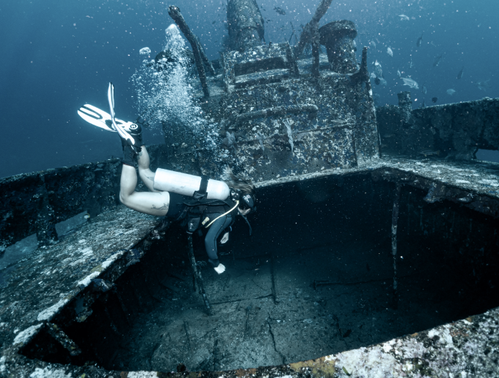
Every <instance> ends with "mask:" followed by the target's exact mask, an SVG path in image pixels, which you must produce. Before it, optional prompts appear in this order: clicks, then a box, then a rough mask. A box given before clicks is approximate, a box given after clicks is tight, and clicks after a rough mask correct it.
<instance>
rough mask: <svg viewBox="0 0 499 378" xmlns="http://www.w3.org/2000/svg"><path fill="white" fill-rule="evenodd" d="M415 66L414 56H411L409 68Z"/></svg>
mask: <svg viewBox="0 0 499 378" xmlns="http://www.w3.org/2000/svg"><path fill="white" fill-rule="evenodd" d="M412 67H414V62H413V61H412V56H411V60H410V61H409V68H412Z"/></svg>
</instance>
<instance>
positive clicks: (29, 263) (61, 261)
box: [0, 206, 157, 377]
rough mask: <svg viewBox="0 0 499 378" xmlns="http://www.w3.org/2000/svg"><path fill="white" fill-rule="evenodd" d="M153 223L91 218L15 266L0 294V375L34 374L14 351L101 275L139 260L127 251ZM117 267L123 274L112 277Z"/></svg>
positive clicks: (118, 216)
mask: <svg viewBox="0 0 499 378" xmlns="http://www.w3.org/2000/svg"><path fill="white" fill-rule="evenodd" d="M156 224H157V218H155V217H152V216H149V215H144V214H141V213H138V212H136V211H133V210H130V209H127V208H125V207H124V206H119V207H117V208H115V210H112V211H107V212H105V213H102V214H100V215H98V216H96V217H95V218H94V219H92V220H91V221H90V222H88V223H87V224H85V225H83V226H82V227H81V228H80V229H79V230H77V231H76V232H74V233H72V234H70V235H68V236H66V237H65V238H64V239H63V240H61V241H60V242H59V243H58V244H55V245H53V246H50V247H40V248H38V249H36V250H35V251H34V252H33V253H32V254H31V255H30V256H28V257H26V258H24V259H23V260H21V261H20V262H18V263H17V264H16V265H15V267H14V269H13V270H11V271H10V274H9V276H8V278H7V279H6V281H7V282H6V285H5V286H4V287H2V290H1V292H0V340H1V346H2V353H3V357H2V359H3V362H2V363H1V364H0V376H1V373H2V372H3V373H6V372H9V371H11V370H10V369H11V368H12V366H11V364H14V365H16V364H21V365H22V366H23V367H21V368H20V369H21V370H14V371H17V372H14V373H12V372H11V376H15V377H20V376H23V374H21V373H20V372H21V371H25V372H30V371H33V370H34V366H33V365H35V366H37V365H38V364H37V363H33V362H29V360H27V359H26V358H25V357H22V356H20V355H17V351H18V350H19V348H22V346H23V345H25V344H26V343H27V342H28V341H29V340H30V339H31V338H32V336H33V335H34V334H35V333H36V332H37V331H38V330H39V329H40V328H41V327H42V326H44V325H45V323H47V322H50V321H51V319H52V318H53V317H54V316H56V315H57V314H58V312H59V311H60V310H61V309H62V308H63V307H64V306H65V305H67V304H68V303H70V302H71V301H72V300H73V299H74V298H75V297H76V296H77V295H78V294H79V293H80V292H81V291H83V290H85V288H87V287H88V286H89V285H90V284H91V283H92V280H95V279H98V278H102V277H104V276H106V278H107V279H108V280H109V278H108V277H107V276H109V274H110V273H111V272H112V273H113V275H116V276H119V275H121V273H122V271H124V270H125V269H126V263H127V262H128V261H130V260H133V259H137V257H138V256H137V253H132V252H131V249H132V248H133V247H134V246H135V245H136V244H137V243H138V242H139V241H141V240H142V239H143V238H144V237H145V236H147V235H148V234H149V233H150V231H151V230H152V229H153V228H154V227H155V225H156ZM118 261H121V263H120V264H118V265H117V262H118ZM117 267H120V269H121V270H122V271H121V272H114V271H113V270H115V269H116V268H117ZM78 315H79V314H77V313H75V316H78ZM80 315H81V314H80ZM5 364H7V366H8V367H7V368H6V367H5ZM40 366H41V365H40Z"/></svg>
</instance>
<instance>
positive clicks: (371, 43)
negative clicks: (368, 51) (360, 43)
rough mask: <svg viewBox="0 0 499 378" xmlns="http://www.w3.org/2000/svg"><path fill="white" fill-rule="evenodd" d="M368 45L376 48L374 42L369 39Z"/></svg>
mask: <svg viewBox="0 0 499 378" xmlns="http://www.w3.org/2000/svg"><path fill="white" fill-rule="evenodd" d="M369 46H372V48H373V49H375V48H376V42H374V41H370V42H369Z"/></svg>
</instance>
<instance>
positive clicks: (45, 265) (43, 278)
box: [0, 0, 499, 378]
mask: <svg viewBox="0 0 499 378" xmlns="http://www.w3.org/2000/svg"><path fill="white" fill-rule="evenodd" d="M229 3H231V4H233V5H237V4H240V5H241V4H243V5H244V4H245V5H247V6H248V7H249V9H250V10H251V12H253V13H252V14H255V12H256V9H257V8H255V7H254V6H255V5H256V3H255V2H254V1H249V0H242V1H232V2H229ZM328 3H329V4H330V3H331V2H330V1H329V2H328V1H322V2H321V5H320V6H319V8H318V12H316V15H314V19H313V20H312V21H313V22H312V23H311V24H310V25H308V26H309V27H308V28H307V29H306V30H308V31H309V33H308V36H309V38H311V39H309V42H310V41H312V45H313V48H312V51H313V52H312V57H306V58H301V57H300V54H297V53H299V51H297V50H296V49H295V48H293V47H291V46H289V44H287V43H279V44H272V45H260V43H261V39H262V38H263V37H262V36H261V35H260V34H259V32H260V28H263V24H262V25H261V26H260V24H259V22H258V17H257V22H247V23H246V24H244V23H243V21H244V20H245V19H244V17H241V20H237V22H242V23H241V24H240V25H246V27H247V29H245V30H243V31H245V32H244V33H243V32H242V33H240V35H241V36H243V37H237V33H236V34H235V35H236V37H234V38H235V40H236V41H235V42H233V45H232V46H237V48H236V47H234V48H233V49H232V50H231V51H227V52H225V53H224V54H223V56H222V58H221V61H220V62H221V64H220V67H219V68H218V69H219V71H218V72H217V74H216V75H213V74H210V73H209V69H207V70H206V72H207V74H206V75H205V77H204V79H202V78H200V81H201V80H205V85H201V84H199V89H198V93H197V99H198V100H199V101H200V102H201V106H202V109H203V112H205V115H204V116H205V117H206V118H207V119H210V120H212V122H216V123H218V124H219V125H220V137H221V139H222V138H223V139H225V140H224V142H223V143H222V144H221V145H220V149H219V150H203V149H198V150H197V151H196V154H193V153H192V151H193V149H195V148H196V146H186V147H185V148H177V147H176V148H173V149H169V147H168V148H167V149H166V152H165V148H164V147H163V146H152V147H151V148H150V151H151V157H152V159H153V165H156V166H163V167H172V166H174V167H175V168H176V169H182V170H185V171H187V172H191V173H197V174H200V173H205V174H209V175H214V176H217V175H220V174H221V168H220V167H219V166H218V165H217V164H215V161H219V157H217V159H212V157H213V154H220V153H221V151H222V150H226V151H227V152H228V153H227V156H226V157H224V159H225V160H224V163H225V164H227V165H228V166H230V167H232V168H233V169H234V171H236V172H237V173H239V174H241V175H242V176H245V177H249V178H252V179H253V180H254V182H255V184H256V186H257V192H258V193H257V194H258V198H259V200H260V203H259V210H258V212H257V214H256V215H255V217H256V221H255V222H254V227H255V231H256V232H255V236H253V237H252V239H250V241H245V240H246V239H245V236H246V235H244V236H243V235H242V232H241V233H240V234H239V236H241V237H240V238H236V241H235V243H236V244H235V246H236V248H235V249H234V251H231V252H230V253H229V254H228V255H227V256H226V259H227V266H228V271H227V272H226V274H225V276H222V279H220V278H219V277H210V276H209V274H206V277H205V278H206V284H207V290H206V292H207V295H208V297H210V298H211V299H212V304H214V306H216V308H215V314H214V315H213V316H211V317H207V316H206V315H205V314H204V313H203V310H202V308H203V305H202V302H201V301H200V300H199V296H198V295H196V294H195V293H193V292H192V287H191V282H192V279H191V275H190V271H189V269H188V266H187V265H188V264H186V262H185V261H187V257H186V254H185V250H186V248H187V243H186V238H185V235H184V234H183V231H182V230H180V229H179V228H178V227H176V226H175V225H171V224H165V223H163V222H161V221H160V220H158V219H155V218H154V217H150V216H145V215H142V214H139V213H136V212H133V211H131V210H127V209H125V208H123V207H122V206H120V205H118V197H117V194H118V184H119V174H120V162H119V161H118V160H109V161H107V162H103V163H97V164H86V165H83V166H77V167H69V168H60V169H53V170H48V171H43V172H38V173H32V174H25V175H18V176H14V177H10V178H6V179H2V180H0V196H1V198H2V201H1V206H0V215H1V217H0V219H2V221H1V223H0V237H1V240H2V251H1V252H0V256H1V257H0V264H2V265H1V270H0V273H1V276H0V278H1V281H0V285H1V286H2V291H1V293H0V347H1V351H2V355H1V357H0V376H2V375H5V376H12V377H15V376H32V377H45V376H46V377H49V376H50V377H51V376H59V377H64V376H65V377H67V376H70V377H72V376H83V375H85V376H91V377H116V378H117V377H122V376H128V377H134V376H136V377H143V376H151V377H153V376H162V375H169V376H178V377H181V376H182V377H185V376H190V375H192V374H193V373H191V372H189V370H191V371H192V370H200V371H199V372H198V373H196V374H197V375H198V376H207V377H209V376H213V374H214V373H213V372H214V371H215V372H219V374H220V375H223V376H225V377H242V376H244V377H246V376H247V377H250V376H259V377H283V376H287V377H310V376H316V377H319V376H321V377H323V376H329V377H343V376H345V377H346V376H359V375H364V376H369V375H377V374H378V375H379V374H392V375H394V376H415V377H416V376H421V375H429V374H433V375H435V376H444V375H445V374H449V373H452V374H454V375H456V376H457V375H458V374H461V372H465V373H466V374H470V375H471V374H475V375H480V376H487V375H489V376H494V374H495V372H496V371H497V368H498V365H497V351H496V350H495V345H496V344H497V342H498V340H499V328H498V326H497V324H498V319H499V311H498V309H497V308H495V309H494V308H492V307H495V306H497V302H494V300H495V298H497V289H496V287H498V286H499V285H498V283H497V275H496V272H497V268H498V267H499V255H498V253H497V251H498V249H499V235H498V234H497V232H496V225H497V219H498V218H499V189H498V188H499V174H498V171H499V169H498V166H497V164H493V163H485V162H476V161H473V160H470V157H471V155H472V154H470V153H469V151H472V150H473V149H474V148H476V147H482V148H484V147H491V146H493V147H494V146H496V144H495V143H496V141H495V139H494V138H495V135H497V133H496V132H495V131H497V130H498V129H499V124H498V122H499V121H498V120H499V115H498V114H497V113H498V112H497V109H498V103H499V100H491V99H487V100H482V101H477V102H473V103H462V104H452V105H443V106H436V107H431V108H426V109H421V110H414V111H412V110H411V109H410V99H409V98H408V96H407V95H401V96H400V97H401V103H400V105H399V106H398V107H390V108H388V109H378V115H381V117H379V119H378V122H377V118H376V117H377V114H376V111H375V109H374V106H373V103H372V94H371V88H370V82H369V79H368V74H367V64H366V61H367V51H366V50H363V58H362V63H361V64H360V66H358V65H357V62H355V61H354V58H352V56H353V57H354V54H352V50H351V48H352V46H351V39H352V38H353V37H354V35H355V32H354V30H353V26H352V24H351V23H350V22H348V21H339V22H336V23H332V24H331V25H329V26H323V27H322V28H319V25H318V21H319V19H320V17H319V16H320V15H321V14H324V12H325V10H324V6H325V5H328ZM236 8H237V7H236ZM326 10H327V7H326ZM316 16H317V17H316ZM241 27H242V26H241ZM323 28H324V29H323ZM255 31H256V33H257V35H255V34H254V33H255ZM261 31H262V33H263V29H262V30H261ZM335 31H340V34H339V36H338V37H332V38H329V39H327V38H325V37H324V36H325V35H326V32H327V33H329V32H335ZM345 31H347V32H345ZM246 32H247V33H246ZM249 33H251V35H249ZM238 38H240V39H242V43H239V42H237V41H238V40H239V39H238ZM192 40H193V41H194V42H193V43H199V41H197V39H192ZM332 40H334V41H332ZM196 41H197V42H196ZM320 41H322V42H320ZM238 43H239V44H238ZM319 43H325V44H326V47H327V48H328V54H327V56H326V55H321V54H320V49H319V48H318V44H319ZM314 45H315V46H314ZM335 46H336V47H335ZM330 49H332V50H330ZM335 49H340V50H336V52H337V54H335ZM199 50H201V49H198V51H199ZM297 55H298V57H297ZM338 57H340V60H339V61H338V60H337V58H338ZM198 58H199V59H197V60H196V61H197V63H198V64H205V63H203V58H202V57H198ZM344 59H347V60H346V61H345V60H344ZM387 113H388V116H387V115H386V114H387ZM463 114H464V115H468V116H470V117H472V116H473V120H474V122H475V123H474V124H480V125H482V127H481V128H479V129H476V128H468V127H467V124H464V123H461V122H460V121H459V120H460V119H461V118H462V115H463ZM477 115H480V117H481V116H483V115H485V116H484V117H483V118H480V117H477ZM378 129H379V130H380V131H381V136H380V137H379V136H378ZM393 134H395V135H397V136H398V138H396V137H394V136H393ZM435 135H437V137H435ZM477 138H478V139H477ZM379 141H380V142H379ZM442 141H444V142H445V143H443V142H442ZM474 141H475V142H476V144H473V143H474ZM440 146H445V147H446V149H445V150H444V151H443V152H444V153H445V154H446V155H450V156H453V157H455V156H458V155H460V152H465V153H464V154H463V155H460V156H465V157H466V159H467V160H465V161H462V160H458V161H454V160H442V159H439V155H438V154H435V153H431V151H435V150H437V151H440V150H438V147H440ZM428 151H430V152H428ZM166 155H168V159H167V161H166V162H165V161H164V158H165V156H166ZM443 156H445V155H444V154H443ZM415 157H417V158H419V159H418V160H416V159H414V158H415ZM72 218H78V219H79V223H80V225H79V226H78V227H76V228H74V229H72V230H71V232H69V233H64V232H62V231H60V230H61V228H60V227H59V226H60V224H61V222H63V221H67V220H69V219H72ZM235 232H236V233H237V231H235ZM244 232H246V231H244ZM33 234H36V236H37V238H36V239H37V242H38V247H34V249H33V250H32V251H31V252H30V253H28V252H22V253H20V254H18V255H16V254H15V253H14V252H12V250H11V249H10V246H11V245H13V244H14V243H16V242H18V241H20V240H21V239H23V238H25V237H26V236H29V235H33ZM236 235H237V234H236ZM231 238H232V236H231ZM415 241H417V243H416V242H415ZM359 243H360V244H359ZM354 251H355V253H354ZM229 256H230V257H229ZM201 258H202V257H201ZM6 259H7V260H6ZM349 267H350V268H349ZM418 277H421V280H420V281H418ZM295 281H296V282H298V283H297V284H296V283H295ZM435 282H438V284H435ZM368 284H373V285H374V289H369V288H368V286H366V285H368ZM347 288H352V289H351V290H350V291H346V290H347ZM369 292H371V293H374V296H371V297H368V295H369ZM349 298H354V300H353V301H349ZM366 298H370V299H366ZM419 301H421V302H422V303H418V302H419ZM423 302H428V307H424V306H423ZM454 302H456V303H458V305H457V306H456V307H455V308H456V312H455V313H453V314H450V315H449V314H447V312H448V308H449V307H451V306H452V304H453V303H454ZM416 305H418V306H416ZM433 305H435V306H436V307H433ZM349 306H351V307H349ZM342 308H345V309H346V310H345V314H344V316H343V315H342V314H341V313H340V312H341V309H342ZM420 308H424V310H423V311H422V312H418V311H419V310H420ZM491 308H492V309H491ZM487 310H488V311H487ZM439 312H440V313H439ZM157 313H159V314H160V315H159V317H158V318H153V319H149V320H148V318H147V316H148V315H149V314H157ZM164 313H168V316H169V317H168V318H166V319H165V318H164ZM443 313H446V314H443ZM477 313H478V314H479V315H475V314H477ZM161 314H163V315H161ZM404 314H405V315H404ZM361 315H362V316H364V315H365V318H363V317H361ZM403 315H404V316H406V317H403ZM161 316H163V318H162V317H161ZM446 316H447V317H446ZM417 318H424V319H427V320H428V321H427V322H423V323H418V324H424V326H422V327H423V328H411V326H412V324H413V323H414V322H416V320H417ZM144 319H145V320H144ZM443 319H446V320H445V322H448V323H447V324H443V325H442V323H441V322H442V320H443ZM457 319H461V320H457ZM166 323H171V327H170V328H168V327H166ZM198 325H201V326H203V325H204V326H205V328H197V327H198ZM224 326H225V327H227V328H223V327H224ZM430 327H431V329H430V330H425V329H427V328H430ZM137 328H138V329H139V330H140V332H139V333H133V332H132V330H133V329H137ZM392 328H393V329H394V334H393V335H391V336H390V337H388V338H387V336H386V335H387V334H382V333H381V331H380V330H382V329H392ZM147 330H150V332H151V333H152V334H154V335H155V336H156V338H154V339H152V341H151V339H144V340H145V341H144V342H143V343H141V344H140V345H138V346H137V344H134V342H136V340H143V339H140V338H139V336H141V335H142V334H144V333H147V332H146V331H147ZM397 332H398V333H397ZM224 335H225V336H226V339H223V336H224ZM388 339H390V340H389V341H387V340H388ZM224 340H225V341H224ZM314 347H316V349H314ZM317 347H318V348H317ZM352 347H353V348H355V349H353V350H350V349H352ZM345 350H348V351H345ZM262 351H264V352H263V353H262ZM165 356H170V357H171V359H172V360H174V361H176V362H175V365H176V364H177V363H185V364H186V365H182V364H180V365H178V366H175V365H173V368H172V369H175V368H176V369H177V370H178V371H177V373H173V372H171V369H166V368H164V367H165V366H170V365H168V364H167V358H166V357H165ZM304 356H306V357H304ZM258 357H261V358H260V359H258V360H257V359H256V358H258ZM238 358H239V360H238ZM266 358H268V359H266ZM132 360H133V363H132ZM303 360H305V361H303ZM241 361H244V363H242V362H241ZM254 361H259V364H258V365H251V363H255V362H254ZM372 361H376V362H375V363H373V362H372ZM380 361H381V362H382V363H379V362H380ZM170 363H171V362H170ZM238 363H239V365H237V364H238ZM262 365H267V366H268V365H276V366H270V367H261V366H262ZM226 366H230V368H229V369H227V368H226ZM234 366H237V367H251V369H237V370H236V368H234ZM134 370H135V371H134ZM138 370H147V371H138ZM167 370H168V371H167ZM202 370H209V371H202ZM217 374H218V373H217Z"/></svg>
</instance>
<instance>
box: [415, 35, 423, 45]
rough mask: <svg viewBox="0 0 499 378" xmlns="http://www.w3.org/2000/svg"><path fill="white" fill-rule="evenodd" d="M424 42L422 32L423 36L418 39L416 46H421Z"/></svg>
mask: <svg viewBox="0 0 499 378" xmlns="http://www.w3.org/2000/svg"><path fill="white" fill-rule="evenodd" d="M422 43H423V34H421V37H419V38H418V40H417V41H416V46H417V47H420V46H421V44H422Z"/></svg>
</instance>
